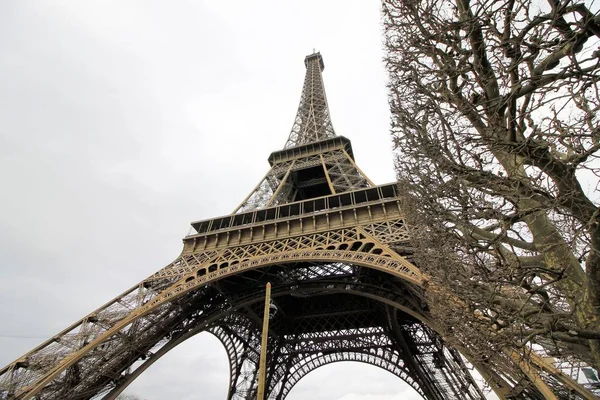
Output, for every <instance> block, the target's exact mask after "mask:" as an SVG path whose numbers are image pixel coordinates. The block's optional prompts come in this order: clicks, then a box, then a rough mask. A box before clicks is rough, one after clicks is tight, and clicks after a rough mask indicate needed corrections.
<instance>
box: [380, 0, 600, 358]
mask: <svg viewBox="0 0 600 400" xmlns="http://www.w3.org/2000/svg"><path fill="white" fill-rule="evenodd" d="M383 15H384V17H383V23H384V29H385V38H386V41H385V48H386V51H387V56H386V65H387V69H388V72H389V76H390V81H389V92H390V107H391V111H392V135H393V139H394V145H395V148H396V151H397V160H396V166H397V173H398V178H399V185H400V187H401V191H402V192H403V199H402V203H403V204H402V205H403V207H404V211H405V213H406V220H407V221H408V223H410V225H411V227H412V240H413V246H414V261H415V263H417V264H418V265H419V267H420V268H422V269H423V270H424V271H425V272H426V273H427V274H429V276H430V279H431V282H432V283H435V284H436V285H439V286H440V287H445V288H448V290H449V291H450V292H451V293H452V294H453V296H456V298H457V299H459V300H457V302H453V301H448V299H447V298H444V296H445V295H443V294H441V293H440V292H436V291H431V290H430V291H428V294H427V295H428V296H429V300H430V301H429V304H430V313H431V314H432V316H433V317H434V320H435V321H436V323H438V324H439V329H441V330H443V331H444V332H445V333H446V336H447V337H449V338H450V337H451V338H454V339H455V340H456V341H457V343H460V344H461V345H462V346H464V350H465V351H467V352H470V353H471V355H472V356H473V357H475V358H477V359H479V360H484V361H485V362H497V363H500V362H503V361H502V360H501V357H499V356H498V354H502V352H501V351H500V350H501V349H506V348H511V349H519V350H521V351H523V350H531V349H535V350H536V351H539V352H541V353H542V354H544V355H548V356H552V357H557V358H559V359H561V360H570V362H582V363H586V364H588V365H591V366H593V367H595V368H596V369H598V368H600V253H599V252H600V229H599V225H598V224H599V222H600V213H599V208H598V205H599V196H598V192H597V189H598V187H597V186H598V176H599V173H600V161H599V160H598V155H599V153H598V150H599V149H600V126H599V125H598V122H599V121H598V115H597V113H598V109H599V107H600V90H599V89H600V88H599V86H598V81H599V79H600V75H599V69H600V64H599V60H600V58H599V57H600V50H599V49H598V43H599V41H598V37H599V36H600V19H599V18H598V17H597V16H596V14H595V12H594V11H593V10H591V9H590V7H589V6H588V5H586V4H584V3H580V2H576V1H570V0H563V1H560V0H548V1H547V2H543V1H531V0H503V1H497V0H478V1H469V0H416V1H402V0H385V1H384V2H383ZM493 360H495V361H493ZM504 362H506V360H505V361H504Z"/></svg>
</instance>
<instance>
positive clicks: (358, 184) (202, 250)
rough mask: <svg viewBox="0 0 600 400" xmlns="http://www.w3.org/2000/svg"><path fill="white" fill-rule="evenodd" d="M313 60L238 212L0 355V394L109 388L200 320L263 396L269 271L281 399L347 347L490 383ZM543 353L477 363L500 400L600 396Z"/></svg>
mask: <svg viewBox="0 0 600 400" xmlns="http://www.w3.org/2000/svg"><path fill="white" fill-rule="evenodd" d="M304 63H305V65H306V76H305V80H304V86H303V89H302V95H301V97H300V105H299V107H298V113H297V115H296V119H295V120H294V124H293V127H292V130H291V133H290V135H289V138H288V140H287V142H286V143H285V146H284V148H283V149H282V150H279V151H275V152H274V153H272V154H271V155H270V157H269V159H268V161H269V164H270V166H271V168H270V170H269V171H268V172H267V174H266V175H265V176H264V178H263V179H262V180H261V181H260V182H259V184H258V185H257V186H256V187H255V189H254V190H253V191H252V192H251V193H250V194H249V195H248V197H246V198H245V199H244V200H243V201H242V203H241V204H240V205H239V206H238V207H237V208H236V209H235V210H234V211H233V213H232V214H231V215H227V216H223V217H218V218H213V219H209V220H203V221H197V222H193V223H192V224H191V225H192V228H193V233H192V234H190V235H188V236H186V237H185V238H184V239H183V251H182V253H181V255H180V256H179V257H177V259H176V260H175V261H173V262H172V263H171V264H169V265H167V266H166V267H164V268H162V269H160V270H159V271H158V272H156V273H155V274H153V275H151V276H149V277H148V278H147V279H144V280H143V281H142V282H139V283H138V284H136V285H134V286H133V287H131V288H130V289H128V290H127V291H125V292H124V293H122V294H120V295H119V296H117V297H115V298H114V299H113V300H111V301H109V302H108V303H106V304H104V305H103V306H101V307H100V308H98V309H97V310H95V311H93V312H91V313H90V314H88V315H86V316H85V317H83V318H82V319H81V320H79V321H77V322H75V323H74V324H73V325H71V326H69V327H68V328H66V329H65V330H63V331H62V332H60V333H58V334H56V335H55V336H53V337H52V338H50V339H49V340H48V341H46V342H44V343H43V344H41V345H39V346H38V347H36V348H35V349H33V350H31V351H30V352H29V353H27V354H25V355H23V356H22V357H20V358H19V359H17V360H15V361H14V362H13V363H11V364H9V365H8V366H6V367H4V368H3V369H2V370H0V399H21V400H25V399H56V400H58V399H73V400H75V399H90V398H103V399H114V398H115V397H116V396H118V394H119V393H121V392H122V391H123V390H124V389H125V388H126V387H127V386H128V385H129V384H130V383H131V382H133V381H134V380H135V379H136V378H137V377H138V376H139V375H140V374H142V373H143V372H144V371H145V370H146V369H147V368H148V367H149V366H150V365H152V364H153V363H154V362H155V361H157V360H159V359H160V358H161V357H162V356H163V355H164V354H166V353H168V352H169V351H170V350H171V349H173V348H174V347H176V346H177V345H179V344H180V343H182V342H184V341H185V340H186V339H188V338H190V337H192V336H194V335H196V334H198V333H200V332H203V331H208V332H211V333H212V334H214V335H215V336H216V337H217V338H218V339H219V340H220V341H221V342H222V343H223V345H224V347H225V349H226V352H227V355H228V357H229V365H230V381H229V390H228V395H227V398H228V399H245V400H249V399H254V398H256V390H257V370H258V362H259V354H260V333H261V332H260V330H261V326H262V318H263V305H264V304H263V301H264V298H263V296H264V287H265V283H266V282H271V283H272V286H273V289H272V297H273V301H274V304H275V306H276V307H277V310H278V311H277V313H276V314H275V316H274V317H273V319H272V320H271V322H270V324H271V329H270V331H269V337H268V359H267V369H266V371H267V374H266V393H267V396H268V398H269V399H278V400H281V399H285V398H286V396H287V395H288V394H289V393H290V390H292V388H293V387H294V385H296V383H298V381H299V380H300V379H302V378H303V377H304V376H305V375H306V374H308V373H309V372H311V371H313V370H314V369H316V368H319V367H321V366H323V365H327V364H330V363H333V362H338V361H359V362H363V363H367V364H372V365H375V366H377V367H380V368H383V369H385V370H387V371H389V372H391V373H392V374H394V375H396V376H397V377H398V378H400V379H402V380H403V381H404V382H406V383H407V384H408V385H410V386H411V387H412V388H413V389H414V390H416V391H417V392H418V393H420V394H421V395H422V396H423V397H424V398H425V399H428V400H442V399H469V400H475V399H484V398H485V396H484V394H483V392H482V391H481V390H480V389H479V387H478V386H477V385H476V382H475V380H474V378H473V377H472V376H471V374H470V372H469V367H468V366H467V364H466V363H465V361H464V359H463V356H467V354H464V352H463V355H462V356H461V354H459V352H458V351H457V349H456V348H453V347H452V346H450V345H449V344H448V343H446V341H445V340H444V338H443V337H441V336H440V335H439V334H438V333H437V332H436V331H435V330H434V329H433V327H434V324H433V323H432V321H431V320H430V319H429V317H428V306H427V304H426V303H425V302H424V300H423V299H424V297H423V291H424V290H425V285H424V283H425V282H426V276H424V275H423V273H421V271H420V270H419V268H418V267H417V266H415V265H414V264H413V263H412V262H411V245H410V241H409V231H408V229H407V227H406V226H405V224H404V222H403V218H402V210H401V209H400V207H399V201H398V195H399V191H400V190H401V188H399V187H398V186H397V184H396V183H389V184H385V185H375V184H374V183H373V182H372V181H371V180H370V179H369V178H368V177H367V176H366V175H365V174H364V173H363V172H362V171H361V170H360V169H359V167H358V166H357V165H356V163H355V160H354V155H353V151H352V146H351V143H350V140H348V139H347V138H345V137H343V136H337V135H336V133H335V131H334V129H333V126H332V123H331V120H330V115H329V109H328V105H327V99H326V96H325V89H324V86H323V80H322V71H323V69H324V63H323V58H322V56H321V55H320V53H313V54H310V55H308V56H307V57H306V58H305V60H304ZM538 361H539V362H538V364H536V365H535V366H528V364H527V365H525V368H524V371H525V377H526V378H527V379H523V378H522V377H521V376H520V375H517V374H515V373H512V372H511V371H494V370H492V369H491V368H489V367H487V366H486V365H485V363H482V362H479V363H476V362H474V361H471V364H472V365H474V366H475V367H476V368H477V370H478V371H479V373H480V374H481V375H482V376H483V377H484V378H485V379H486V380H487V381H488V383H489V384H490V387H491V388H492V389H494V391H495V392H496V394H497V395H498V397H500V398H501V399H544V398H545V399H553V398H585V399H587V398H595V397H594V396H593V395H592V394H590V393H589V392H588V391H586V390H585V389H584V388H583V387H581V386H580V385H578V384H577V383H576V382H574V381H572V380H570V379H569V378H568V377H567V376H565V375H564V374H561V372H560V371H558V370H556V369H554V370H553V369H552V368H553V367H552V366H551V365H549V364H548V363H544V361H543V360H541V359H540V360H538ZM536 371H537V372H536ZM542 376H544V377H546V378H547V379H544V380H543V379H541V377H542ZM545 381H549V382H550V383H546V382H545ZM553 393H554V394H556V393H558V395H556V396H555V397H552V395H553ZM562 394H565V396H574V397H560V396H562Z"/></svg>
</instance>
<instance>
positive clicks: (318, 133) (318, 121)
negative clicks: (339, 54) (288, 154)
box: [284, 52, 335, 149]
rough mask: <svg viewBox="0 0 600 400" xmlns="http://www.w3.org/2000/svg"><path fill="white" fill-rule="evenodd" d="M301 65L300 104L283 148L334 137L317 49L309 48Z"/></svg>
mask: <svg viewBox="0 0 600 400" xmlns="http://www.w3.org/2000/svg"><path fill="white" fill-rule="evenodd" d="M304 65H305V66H306V75H305V77H304V86H303V88H302V95H301V96H300V105H299V106H298V112H297V114H296V119H295V120H294V125H293V126H292V131H291V132H290V136H289V137H288V140H287V142H286V143H285V146H284V147H285V148H286V149H287V148H290V147H296V146H299V145H302V144H307V143H312V142H318V141H321V140H325V139H329V138H332V137H335V131H334V130H333V125H332V124H331V117H330V115H329V106H328V105H327V97H326V96H325V86H324V85H323V77H322V75H321V72H322V71H323V69H325V64H324V63H323V57H322V56H321V53H319V52H316V53H315V52H313V54H309V55H307V56H306V57H305V58H304Z"/></svg>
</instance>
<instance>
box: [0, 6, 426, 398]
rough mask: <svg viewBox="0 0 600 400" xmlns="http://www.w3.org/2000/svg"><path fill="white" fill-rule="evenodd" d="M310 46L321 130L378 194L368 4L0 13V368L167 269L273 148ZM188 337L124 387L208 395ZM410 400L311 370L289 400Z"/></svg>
mask: <svg viewBox="0 0 600 400" xmlns="http://www.w3.org/2000/svg"><path fill="white" fill-rule="evenodd" d="M313 48H314V49H316V50H318V51H321V53H322V55H323V57H324V61H325V71H324V81H325V86H326V89H327V97H328V100H329V105H330V108H331V115H332V119H333V126H334V128H335V130H336V132H337V133H338V134H339V135H344V136H346V137H348V138H350V139H351V140H352V143H353V146H354V153H355V156H356V160H357V163H358V165H359V166H360V167H361V168H362V169H363V171H364V172H365V173H366V174H367V175H368V176H369V177H370V178H371V179H372V180H373V181H375V182H376V183H378V184H382V183H387V182H390V181H393V179H394V171H393V162H392V152H391V141H390V138H389V135H388V130H389V129H388V126H389V112H388V106H387V98H386V89H385V82H386V74H385V70H384V67H383V63H382V57H383V51H382V36H381V26H380V16H379V6H378V2H376V1H348V0H344V1H337V2H333V1H331V2H323V1H308V0H302V1H296V2H293V3H292V2H282V1H268V2H267V1H262V2H248V1H212V2H210V3H209V2H201V1H148V0H144V1H123V0H118V1H108V0H103V1H81V0H73V1H56V0H55V1H24V0H23V1H21V0H20V1H1V2H0V52H1V53H0V54H1V56H0V182H1V184H2V186H1V193H2V196H1V197H0V263H1V268H0V304H2V306H1V309H0V364H2V365H5V364H7V363H9V362H11V361H12V360H14V359H15V358H17V357H18V356H20V355H21V354H23V353H24V352H26V351H28V350H29V349H30V348H32V347H33V346H35V345H36V344H38V343H40V342H41V341H43V339H46V338H48V337H49V336H51V335H53V334H55V333H56V332H58V331H59V330H61V329H63V328H64V327H66V326H67V325H69V324H71V323H72V322H74V321H76V320H77V319H79V318H81V317H82V316H84V315H85V314H87V313H89V312H90V311H92V310H94V309H95V308H97V307H98V306H100V305H101V304H102V303H104V302H106V301H108V300H110V299H111V298H113V297H114V296H115V295H117V294H119V293H120V292H122V291H123V290H124V289H126V288H128V287H130V286H132V285H133V284H135V283H137V282H138V281H140V280H141V279H143V278H145V277H146V276H148V275H150V274H152V273H153V272H155V271H156V270H158V269H159V268H161V267H163V266H164V265H166V264H167V263H169V262H170V261H172V260H173V259H174V258H175V257H176V256H177V255H178V254H179V253H180V251H181V238H182V237H183V236H184V235H185V234H187V232H188V230H189V223H190V222H191V221H193V220H198V219H203V218H210V217H213V216H218V215H223V214H229V213H230V212H231V211H232V210H233V209H234V208H235V207H236V206H237V205H238V204H239V203H240V201H241V200H242V199H243V198H244V197H245V196H246V195H247V194H248V193H249V192H250V190H251V189H252V188H253V187H254V185H255V184H256V183H258V181H259V179H260V178H261V177H262V176H263V174H264V173H265V172H266V171H267V169H268V163H267V157H268V155H269V153H270V152H272V151H275V150H279V149H281V148H282V147H283V145H284V143H285V141H286V139H287V136H288V133H289V130H290V128H291V127H292V122H293V119H294V116H295V113H296V109H297V106H298V102H299V99H300V92H301V88H302V83H303V78H304V64H303V59H304V56H305V55H306V54H309V53H311V52H312V50H313ZM227 381H228V364H227V360H226V357H225V352H224V350H223V349H222V348H221V345H220V343H219V342H218V341H217V340H216V339H215V338H214V337H212V336H210V335H209V334H201V335H199V336H198V337H196V338H193V339H191V340H189V341H188V342H187V343H184V344H183V345H181V346H179V347H178V348H176V349H175V350H173V351H172V352H171V353H169V354H168V355H167V356H165V357H164V358H163V359H162V360H160V361H159V362H157V363H156V364H155V365H154V366H152V367H151V368H150V369H149V370H148V371H147V372H146V373H145V374H143V375H142V377H140V378H139V379H138V380H137V381H136V382H135V383H134V384H133V385H132V386H131V387H130V388H129V390H128V391H129V392H131V393H137V394H139V395H141V396H142V397H143V398H144V399H148V400H158V399H182V400H192V399H218V400H221V399H224V397H225V393H226V390H227V388H226V386H227ZM416 398H419V397H418V396H417V395H416V394H414V392H413V391H412V389H410V388H408V387H407V386H406V385H405V384H404V383H403V382H401V381H400V380H399V379H397V378H395V377H394V376H392V375H391V374H389V373H388V372H385V371H383V370H380V369H377V368H376V367H372V366H367V365H362V364H355V363H340V364H335V365H330V366H326V367H323V368H320V369H319V370H317V371H315V372H313V373H311V374H310V375H309V376H307V377H306V378H305V379H304V380H302V381H301V382H300V383H299V384H298V385H297V387H296V388H295V389H294V390H293V391H292V392H291V394H290V396H289V399H291V400H298V399H339V400H342V399H343V400H398V399H407V400H408V399H416Z"/></svg>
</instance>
